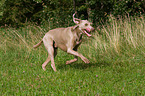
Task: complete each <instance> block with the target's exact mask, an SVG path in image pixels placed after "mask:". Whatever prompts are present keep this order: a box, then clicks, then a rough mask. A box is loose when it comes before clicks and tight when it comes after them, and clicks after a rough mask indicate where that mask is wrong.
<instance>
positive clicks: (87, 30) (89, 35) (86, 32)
mask: <svg viewBox="0 0 145 96" xmlns="http://www.w3.org/2000/svg"><path fill="white" fill-rule="evenodd" d="M82 31H83V32H84V33H85V34H86V35H87V36H88V37H91V36H92V35H91V34H89V33H90V32H91V29H90V28H87V29H83V30H82Z"/></svg>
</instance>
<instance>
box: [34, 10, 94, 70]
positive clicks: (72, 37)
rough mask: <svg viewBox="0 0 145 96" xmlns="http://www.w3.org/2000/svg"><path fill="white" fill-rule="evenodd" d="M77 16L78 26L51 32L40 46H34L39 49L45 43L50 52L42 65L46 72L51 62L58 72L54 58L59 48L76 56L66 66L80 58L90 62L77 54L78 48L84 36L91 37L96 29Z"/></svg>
mask: <svg viewBox="0 0 145 96" xmlns="http://www.w3.org/2000/svg"><path fill="white" fill-rule="evenodd" d="M75 14H76V13H74V14H73V21H74V23H76V26H72V27H67V28H56V29H53V30H50V31H49V32H47V33H46V34H45V36H44V37H43V39H42V40H41V41H40V42H39V43H38V44H36V45H34V48H37V47H38V46H40V45H41V43H42V42H43V43H44V46H45V48H46V50H47V51H48V58H47V59H46V61H45V62H44V63H43V64H42V68H43V70H46V69H45V66H46V65H47V63H48V62H49V61H50V60H51V67H52V68H53V70H54V71H56V68H55V63H54V57H55V56H56V55H57V48H58V47H59V48H60V49H62V50H63V51H65V52H67V53H69V54H72V55H74V59H72V60H69V61H66V64H70V63H72V62H75V61H77V60H78V57H80V58H81V59H82V60H83V61H84V62H85V63H89V62H90V61H89V60H88V59H87V58H85V57H84V56H83V55H82V54H80V53H78V52H77V48H78V46H79V45H80V44H81V42H82V35H83V34H86V35H87V36H89V37H90V36H91V35H90V34H89V33H90V32H91V31H93V30H94V28H93V27H92V26H91V24H92V23H90V22H89V21H88V20H80V19H77V18H74V15H75Z"/></svg>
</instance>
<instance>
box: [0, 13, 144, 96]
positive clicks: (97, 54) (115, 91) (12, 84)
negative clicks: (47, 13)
mask: <svg viewBox="0 0 145 96" xmlns="http://www.w3.org/2000/svg"><path fill="white" fill-rule="evenodd" d="M46 32H47V30H46V29H45V28H42V27H39V26H34V25H29V26H27V27H25V28H19V29H14V28H7V29H3V28H1V29H0V60H1V62H0V69H1V71H0V74H1V77H0V78H1V81H0V90H1V91H0V94H1V95H30V96H32V95H55V96H56V95H72V96H73V95H74V96H75V95H83V96H84V95H92V96H94V95H96V96H100V95H121V96H122V95H144V94H145V90H144V89H145V88H144V85H143V82H144V64H145V19H144V18H143V17H136V18H132V17H129V18H126V19H122V18H119V19H115V18H114V17H113V16H110V20H109V23H108V24H106V25H102V28H96V31H95V32H94V33H93V36H92V38H88V37H86V36H84V42H83V43H82V45H81V46H80V48H79V50H78V51H79V52H80V53H82V54H83V55H84V56H85V57H87V58H88V59H89V60H90V61H91V63H90V64H84V63H83V61H82V60H80V59H79V61H78V62H76V63H75V64H72V65H70V66H69V65H67V66H66V65H65V62H66V60H68V59H72V56H70V55H68V54H66V53H65V52H62V51H60V50H59V52H58V56H57V57H56V58H55V63H56V67H57V69H58V72H56V73H54V72H53V70H52V69H51V67H50V66H49V67H47V68H46V69H47V71H46V72H44V71H43V70H42V68H41V64H42V63H43V62H44V61H45V60H46V58H47V51H46V50H45V48H44V46H41V47H39V48H37V50H35V49H33V45H34V44H36V43H38V42H39V41H40V40H41V39H42V37H43V36H44V34H45V33H46ZM96 75H98V76H97V77H96Z"/></svg>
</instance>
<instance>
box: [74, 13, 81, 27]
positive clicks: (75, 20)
mask: <svg viewBox="0 0 145 96" xmlns="http://www.w3.org/2000/svg"><path fill="white" fill-rule="evenodd" d="M76 13H77V12H75V13H74V14H73V21H74V23H76V24H79V23H80V22H81V19H78V18H75V17H74V16H75V14H76Z"/></svg>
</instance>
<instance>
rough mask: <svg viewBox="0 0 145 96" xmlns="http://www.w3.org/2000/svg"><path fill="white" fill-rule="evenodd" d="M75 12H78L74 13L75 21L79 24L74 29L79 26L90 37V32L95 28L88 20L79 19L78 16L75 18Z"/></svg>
mask: <svg viewBox="0 0 145 96" xmlns="http://www.w3.org/2000/svg"><path fill="white" fill-rule="evenodd" d="M75 14H76V12H75V13H74V14H73V21H74V23H76V24H77V25H76V26H75V27H74V28H73V29H75V28H77V27H79V29H80V30H81V31H82V32H83V33H85V34H86V35H87V36H89V37H90V36H91V35H90V34H89V33H90V32H91V31H93V30H94V28H93V27H92V26H91V25H92V23H90V22H89V21H88V20H80V19H78V18H75V17H74V16H75Z"/></svg>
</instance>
